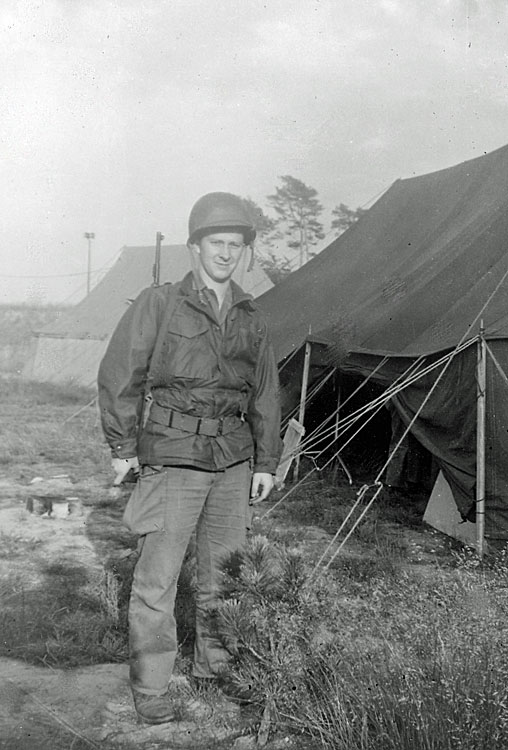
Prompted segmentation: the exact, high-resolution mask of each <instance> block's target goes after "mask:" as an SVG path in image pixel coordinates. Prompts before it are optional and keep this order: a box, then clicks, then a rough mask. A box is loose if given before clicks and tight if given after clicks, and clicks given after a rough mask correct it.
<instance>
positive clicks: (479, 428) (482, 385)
mask: <svg viewBox="0 0 508 750" xmlns="http://www.w3.org/2000/svg"><path fill="white" fill-rule="evenodd" d="M476 382H477V386H476V387H477V405H476V549H477V552H478V557H479V558H480V560H482V559H483V553H484V542H485V421H486V409H485V398H486V393H485V391H486V385H487V360H486V344H485V329H484V327H483V320H482V321H480V334H479V337H478V344H477V359H476Z"/></svg>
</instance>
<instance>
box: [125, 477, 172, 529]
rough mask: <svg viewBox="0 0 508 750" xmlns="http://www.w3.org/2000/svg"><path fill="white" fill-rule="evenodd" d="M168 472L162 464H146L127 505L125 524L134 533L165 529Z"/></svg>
mask: <svg viewBox="0 0 508 750" xmlns="http://www.w3.org/2000/svg"><path fill="white" fill-rule="evenodd" d="M166 493H167V473H166V472H165V471H164V470H163V468H162V467H160V466H144V467H143V468H142V470H141V473H140V476H139V478H138V481H137V483H136V486H135V487H134V490H133V491H132V494H131V496H130V498H129V500H128V502H127V505H126V506H125V510H124V513H123V519H122V523H123V525H124V526H125V527H126V528H127V529H129V531H132V532H133V533H134V534H140V535H143V534H149V533H150V532H153V531H163V530H164V505H165V498H166Z"/></svg>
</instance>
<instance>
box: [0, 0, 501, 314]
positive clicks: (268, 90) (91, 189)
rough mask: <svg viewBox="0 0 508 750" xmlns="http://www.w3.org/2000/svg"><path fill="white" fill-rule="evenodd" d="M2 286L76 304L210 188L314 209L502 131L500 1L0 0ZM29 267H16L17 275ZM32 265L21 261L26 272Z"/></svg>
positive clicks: (5, 292)
mask: <svg viewBox="0 0 508 750" xmlns="http://www.w3.org/2000/svg"><path fill="white" fill-rule="evenodd" d="M0 24H1V35H2V43H1V45H0V93H1V103H2V110H3V111H2V118H1V120H0V152H1V164H2V167H1V174H2V184H1V189H0V222H1V226H0V229H1V232H0V243H1V245H0V247H1V249H0V302H11V301H23V300H29V301H30V300H33V299H37V300H43V301H46V302H60V301H63V300H67V301H69V302H76V301H78V300H79V299H80V297H82V296H83V294H84V292H85V290H86V270H87V242H86V240H85V239H84V237H83V233H84V232H95V234H96V239H95V241H94V242H93V254H92V260H93V269H94V278H96V275H95V272H96V271H98V270H99V269H100V268H103V267H107V266H109V265H111V263H112V260H113V259H114V258H115V256H116V255H117V254H118V251H119V250H120V248H121V247H122V246H123V245H138V244H139V245H150V244H152V243H153V242H154V240H155V233H156V231H162V232H163V233H164V234H165V236H166V241H168V242H171V243H180V242H185V240H186V238H187V234H186V223H187V216H188V213H189V210H190V208H191V206H192V204H193V203H194V201H195V200H196V199H197V198H198V197H199V196H200V195H202V194H203V193H205V192H208V191H211V190H229V191H232V192H235V193H238V194H240V195H243V196H250V197H252V198H253V199H254V200H255V201H257V202H258V203H260V204H261V205H262V206H264V207H266V201H265V198H266V196H267V195H269V194H270V193H272V192H273V191H274V188H275V187H276V185H277V184H278V182H279V177H280V176H281V175H286V174H290V175H292V176H294V177H297V178H299V179H300V180H303V181H304V182H305V183H306V184H307V185H309V186H310V187H313V188H315V189H316V190H317V191H318V194H319V197H320V199H321V201H322V203H323V204H324V205H325V206H326V207H327V209H328V210H330V209H331V208H333V207H334V206H335V205H337V204H339V203H341V202H343V203H346V204H347V205H349V206H351V207H352V208H356V207H357V206H363V205H370V203H371V202H372V199H373V198H374V197H375V196H378V195H379V194H380V193H382V192H384V191H385V190H386V189H387V188H388V187H389V186H390V184H391V183H392V182H393V181H394V180H396V179H397V178H399V177H410V176H412V175H417V174H423V173H425V172H430V171H434V170H437V169H441V168H444V167H447V166H451V165H452V164H456V163H458V162H461V161H464V160H466V159H470V158H474V157H476V156H480V155H481V154H483V153H484V152H488V151H492V150H493V149H495V148H498V147H499V146H502V145H505V144H506V143H508V41H507V40H508V3H507V2H506V0H478V1H477V0H320V1H318V0H2V4H1V9H0ZM13 277H25V278H13ZM26 277H32V278H26Z"/></svg>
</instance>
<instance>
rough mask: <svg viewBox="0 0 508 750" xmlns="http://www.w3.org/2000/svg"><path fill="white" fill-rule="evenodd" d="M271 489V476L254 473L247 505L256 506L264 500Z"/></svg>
mask: <svg viewBox="0 0 508 750" xmlns="http://www.w3.org/2000/svg"><path fill="white" fill-rule="evenodd" d="M272 487H273V476H272V475H271V474H266V473H265V472H262V471H256V472H254V474H253V476H252V484H251V488H250V500H249V505H256V503H261V502H262V501H263V500H266V498H267V497H268V495H269V494H270V492H271V489H272Z"/></svg>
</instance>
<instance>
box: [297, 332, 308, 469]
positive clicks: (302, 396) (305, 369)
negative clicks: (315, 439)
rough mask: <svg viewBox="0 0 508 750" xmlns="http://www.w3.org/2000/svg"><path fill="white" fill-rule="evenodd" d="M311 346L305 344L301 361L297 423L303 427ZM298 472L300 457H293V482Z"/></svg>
mask: <svg viewBox="0 0 508 750" xmlns="http://www.w3.org/2000/svg"><path fill="white" fill-rule="evenodd" d="M311 348H312V344H311V343H310V341H306V342H305V356H304V359H303V373H302V387H301V390H300V410H299V412H298V421H299V423H300V424H301V425H303V421H304V419H305V402H306V401H307V388H308V385H309V370H310V354H311ZM299 470H300V456H299V455H297V456H296V457H295V466H294V469H293V480H294V481H295V482H297V481H298V472H299Z"/></svg>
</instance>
